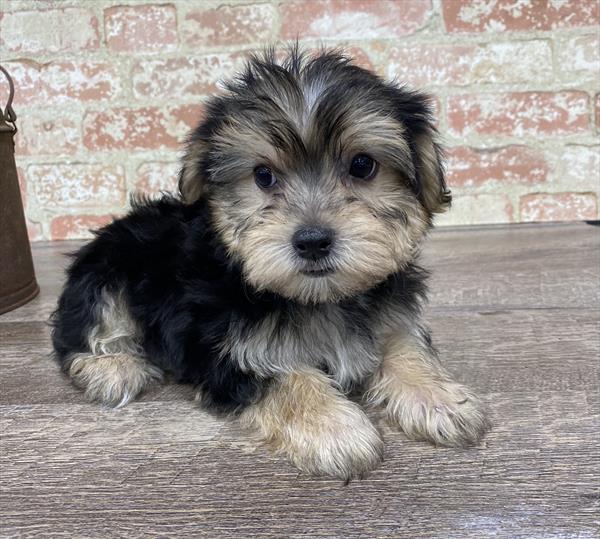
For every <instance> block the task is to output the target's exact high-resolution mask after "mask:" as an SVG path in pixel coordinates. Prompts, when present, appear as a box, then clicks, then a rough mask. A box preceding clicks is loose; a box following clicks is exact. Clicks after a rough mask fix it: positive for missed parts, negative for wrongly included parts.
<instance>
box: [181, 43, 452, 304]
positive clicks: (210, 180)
mask: <svg viewBox="0 0 600 539" xmlns="http://www.w3.org/2000/svg"><path fill="white" fill-rule="evenodd" d="M206 111H207V113H206V118H205V120H204V122H203V123H202V124H201V125H199V126H198V128H197V129H196V130H195V131H194V132H193V133H192V135H191V136H190V139H189V141H188V146H187V153H186V156H185V158H184V163H183V169H182V172H181V178H180V191H181V194H182V197H183V198H184V200H185V201H186V202H190V203H192V202H194V201H195V200H197V199H198V198H199V197H206V199H207V201H208V203H209V205H210V208H211V211H212V218H213V222H214V226H215V228H216V230H217V231H218V233H219V234H220V236H221V238H222V240H223V241H224V243H225V244H226V245H227V247H228V249H229V252H230V255H231V256H232V257H233V258H234V259H235V260H236V261H238V262H239V263H240V264H241V266H242V268H243V272H244V276H245V278H246V279H247V281H248V282H250V283H251V284H252V285H253V286H254V287H256V288H257V289H259V290H269V291H272V292H276V293H278V294H280V295H282V296H284V297H286V298H289V299H294V300H296V301H300V302H304V303H319V302H332V301H338V300H340V299H342V298H345V297H349V296H352V295H354V294H357V293H360V292H361V291H364V290H367V289H369V288H371V287H373V286H374V285H376V284H378V283H379V282H381V281H383V280H384V279H385V278H386V277H387V276H389V275H390V274H391V273H394V272H396V271H398V270H400V269H402V267H403V266H404V265H406V264H407V263H408V262H410V261H411V259H412V258H413V257H414V255H415V250H416V246H417V244H418V242H419V240H420V239H421V238H422V237H423V235H424V233H425V232H426V230H427V228H428V227H429V226H430V224H431V219H432V215H433V214H434V213H436V212H441V211H444V209H445V208H446V207H447V206H448V205H449V203H450V194H449V192H448V191H447V190H446V185H445V182H444V172H443V167H442V163H441V161H440V153H441V152H440V148H439V147H438V145H437V144H436V141H435V137H436V130H435V127H434V126H433V124H432V118H431V114H430V107H429V103H428V98H427V97H426V96H425V95H423V94H420V93H416V92H412V91H408V90H406V89H403V88H399V87H397V86H394V85H392V84H388V83H386V82H384V81H382V80H381V79H380V78H378V77H377V76H375V75H373V74H372V73H370V72H368V71H365V70H364V69H361V68H359V67H356V66H354V65H352V64H351V63H350V61H349V60H348V59H347V58H345V57H344V56H343V55H340V54H338V53H322V54H320V55H318V56H315V57H311V58H307V57H306V56H304V55H303V54H301V53H298V52H297V51H295V50H294V51H292V52H291V53H290V54H289V56H288V57H287V58H286V59H285V60H283V61H281V62H277V61H276V59H275V56H274V54H273V53H271V52H268V53H266V54H265V55H264V56H262V57H253V58H252V59H251V60H250V61H249V63H248V65H247V66H246V68H245V71H244V72H243V73H242V74H241V75H240V76H239V77H238V78H237V79H236V80H234V81H233V82H231V83H229V84H227V93H226V94H225V95H223V96H220V97H216V98H213V99H212V100H211V101H210V102H209V103H208V105H207V109H206Z"/></svg>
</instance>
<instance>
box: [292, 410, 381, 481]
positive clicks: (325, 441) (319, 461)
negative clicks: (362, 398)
mask: <svg viewBox="0 0 600 539" xmlns="http://www.w3.org/2000/svg"><path fill="white" fill-rule="evenodd" d="M286 437H287V441H286V443H284V444H283V445H284V449H285V450H286V452H287V453H288V454H289V456H290V459H291V460H292V462H293V463H294V464H295V465H296V466H297V467H298V468H300V469H301V470H302V471H305V472H307V473H310V474H313V475H329V476H333V477H339V478H341V479H344V480H350V479H354V478H362V477H365V476H366V475H367V474H368V472H370V471H371V470H373V469H374V468H375V467H376V466H377V465H378V464H379V463H380V462H381V460H382V459H383V450H384V446H383V441H382V439H381V436H380V435H379V432H378V431H377V429H376V428H375V427H374V426H373V424H372V423H371V422H370V421H369V419H368V418H367V416H366V415H365V413H364V412H363V411H362V410H361V409H360V407H359V406H357V405H356V404H354V403H352V402H349V401H348V402H347V403H345V404H344V407H343V409H340V408H338V409H336V410H331V411H330V413H328V414H327V415H325V416H323V417H310V418H304V419H303V420H302V421H293V422H292V423H290V424H289V426H288V432H287V436H286Z"/></svg>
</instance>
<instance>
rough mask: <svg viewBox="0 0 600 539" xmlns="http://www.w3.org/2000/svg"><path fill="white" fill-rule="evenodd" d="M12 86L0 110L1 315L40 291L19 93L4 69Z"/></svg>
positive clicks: (3, 70) (1, 69)
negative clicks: (22, 179)
mask: <svg viewBox="0 0 600 539" xmlns="http://www.w3.org/2000/svg"><path fill="white" fill-rule="evenodd" d="M0 71H1V72H2V74H3V75H4V76H5V77H6V79H7V81H8V85H9V97H8V103H7V105H6V108H5V109H4V110H2V109H0V314H2V313H5V312H7V311H10V310H12V309H15V308H17V307H19V306H20V305H23V304H24V303H27V302H28V301H29V300H31V299H33V298H34V297H35V296H36V295H37V294H38V292H39V287H38V284H37V281H36V280H35V273H34V269H33V260H32V259H31V247H30V245H29V238H28V237H27V225H26V224H25V214H24V212H23V201H22V200H21V191H20V189H19V179H18V177H17V166H16V164H15V143H14V138H13V137H14V135H15V133H16V132H17V126H16V124H15V121H16V119H17V117H16V115H15V113H14V111H13V109H12V100H13V96H14V93H15V90H14V85H13V82H12V80H11V78H10V76H9V75H8V72H7V71H6V70H5V69H4V68H3V67H2V66H0Z"/></svg>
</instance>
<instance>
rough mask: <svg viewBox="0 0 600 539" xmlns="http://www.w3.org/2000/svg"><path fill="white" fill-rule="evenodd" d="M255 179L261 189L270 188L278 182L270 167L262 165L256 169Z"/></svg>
mask: <svg viewBox="0 0 600 539" xmlns="http://www.w3.org/2000/svg"><path fill="white" fill-rule="evenodd" d="M254 181H255V182H256V185H258V186H259V187H260V188H261V189H269V187H273V186H274V185H275V184H276V183H277V178H276V177H275V175H274V174H273V171H272V170H271V169H270V168H269V167H265V166H264V165H260V166H258V167H256V168H255V169H254Z"/></svg>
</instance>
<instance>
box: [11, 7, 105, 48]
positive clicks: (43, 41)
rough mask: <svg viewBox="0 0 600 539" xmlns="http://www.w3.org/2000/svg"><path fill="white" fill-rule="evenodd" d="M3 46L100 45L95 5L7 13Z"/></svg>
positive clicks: (57, 46) (63, 46)
mask: <svg viewBox="0 0 600 539" xmlns="http://www.w3.org/2000/svg"><path fill="white" fill-rule="evenodd" d="M1 24H2V31H0V47H2V48H4V49H6V50H8V51H11V52H19V53H32V54H35V53H53V52H63V51H65V52H66V51H78V50H87V49H97V48H98V46H99V45H100V40H99V33H98V20H97V19H96V17H95V16H94V13H93V11H92V10H91V9H85V8H75V7H73V8H64V9H48V10H39V11H33V10H31V11H15V12H9V13H4V16H3V17H2V20H1Z"/></svg>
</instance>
